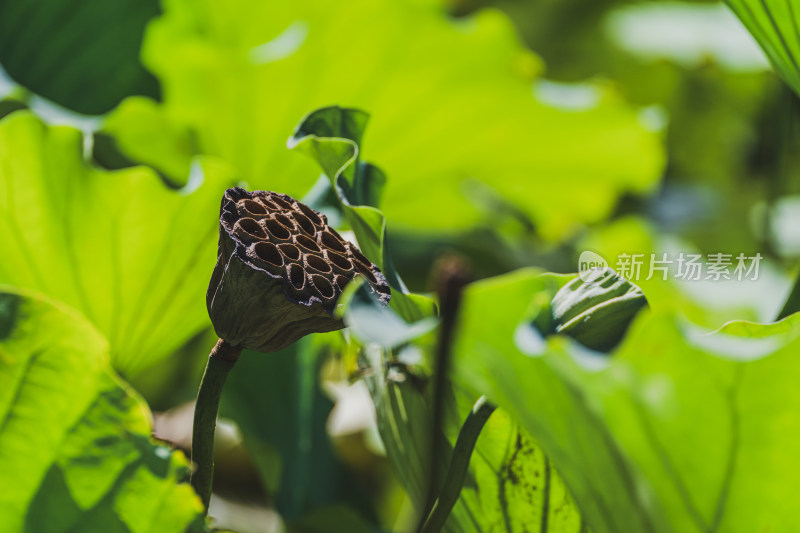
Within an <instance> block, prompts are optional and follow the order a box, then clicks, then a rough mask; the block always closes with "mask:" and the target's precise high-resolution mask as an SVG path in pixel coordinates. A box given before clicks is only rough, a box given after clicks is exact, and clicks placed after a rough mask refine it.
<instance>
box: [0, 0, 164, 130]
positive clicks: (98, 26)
mask: <svg viewBox="0 0 800 533" xmlns="http://www.w3.org/2000/svg"><path fill="white" fill-rule="evenodd" d="M158 11H159V9H158V1H157V0H144V1H141V0H122V1H116V2H104V1H103V0H84V1H82V2H81V3H80V5H79V6H78V5H75V4H67V3H64V2H59V1H58V0H43V1H40V2H25V1H22V2H3V3H0V64H2V67H3V68H4V69H5V70H6V72H8V74H9V75H10V76H11V77H12V78H13V79H14V80H16V81H17V82H19V83H20V84H22V85H24V86H25V87H26V88H27V89H30V90H31V91H33V92H35V93H37V94H39V95H41V96H44V97H45V98H48V99H50V100H52V101H54V102H56V103H58V104H61V105H63V106H65V107H68V108H70V109H73V110H75V111H77V112H79V113H86V114H95V115H96V114H100V113H105V112H107V111H109V110H111V109H112V108H113V107H114V106H115V105H117V104H118V103H119V102H120V100H122V99H123V98H125V97H126V96H129V95H131V94H144V95H148V96H153V97H156V96H158V94H159V87H158V82H157V81H156V79H155V78H154V77H153V75H152V74H151V73H149V72H147V71H146V70H145V69H144V67H143V66H142V65H141V63H140V61H139V50H140V48H141V43H142V33H143V32H144V27H145V25H146V23H147V21H148V20H149V19H150V18H152V17H153V16H155V15H156V14H158Z"/></svg>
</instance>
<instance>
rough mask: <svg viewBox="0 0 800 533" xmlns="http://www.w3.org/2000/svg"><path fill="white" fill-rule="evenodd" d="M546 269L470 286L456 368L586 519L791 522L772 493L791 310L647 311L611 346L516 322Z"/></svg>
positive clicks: (793, 325)
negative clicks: (546, 460) (752, 319)
mask: <svg viewBox="0 0 800 533" xmlns="http://www.w3.org/2000/svg"><path fill="white" fill-rule="evenodd" d="M553 282H554V279H553V278H552V277H550V276H537V275H536V273H535V272H531V271H519V272H515V273H512V274H509V275H506V276H502V277H499V278H494V279H491V280H486V281H483V282H480V283H477V284H475V285H474V286H472V287H471V288H470V289H469V290H468V293H467V296H466V300H465V308H464V313H463V316H464V323H463V326H462V328H461V336H460V340H459V343H458V346H457V349H456V354H458V360H457V364H456V372H457V375H458V382H459V383H462V384H465V385H468V386H470V387H472V389H473V390H476V391H481V392H484V393H486V394H488V395H489V397H490V398H491V399H492V400H494V401H496V402H498V403H499V404H500V405H501V406H502V407H505V408H507V409H508V410H509V412H510V413H511V414H512V416H514V418H515V419H516V420H518V421H519V422H520V423H521V424H522V425H523V427H525V428H526V429H527V430H529V431H530V432H531V434H532V435H533V437H534V438H535V439H536V440H537V442H539V443H540V444H541V445H542V448H543V449H544V450H545V452H546V453H547V455H548V457H550V458H551V459H552V460H553V463H554V465H555V466H556V467H557V468H558V470H559V472H560V473H561V474H562V475H563V478H564V480H565V481H566V484H567V486H568V487H569V489H570V491H571V492H572V494H573V495H574V496H575V499H576V502H577V503H578V505H579V507H580V508H581V511H582V512H583V513H584V515H585V517H586V518H587V521H588V524H589V525H590V527H591V529H592V531H595V532H598V533H601V532H618V531H644V532H648V531H649V532H659V533H662V532H663V533H667V532H675V533H691V532H695V531H696V532H707V531H725V532H742V533H745V532H752V531H793V530H795V529H797V528H798V527H800V521H798V520H799V519H798V517H797V513H795V512H793V510H792V503H791V501H790V499H787V498H785V497H784V496H783V495H784V494H786V493H788V492H791V491H793V490H794V488H793V484H794V481H793V480H794V479H796V478H797V477H798V474H800V459H799V458H798V456H797V454H796V453H795V451H794V446H793V444H792V443H793V437H792V436H793V435H797V434H798V433H800V420H798V418H797V416H796V413H797V410H798V409H799V408H800V392H798V389H797V387H796V385H795V381H796V380H795V376H796V373H797V371H798V369H797V358H796V354H797V349H798V345H799V343H800V316H798V315H793V316H792V317H790V318H788V319H787V320H785V321H783V322H780V323H776V324H768V325H758V324H753V323H747V322H732V323H730V324H728V325H727V326H726V327H724V328H723V329H722V330H720V331H717V332H714V333H709V332H708V331H705V330H702V329H701V328H699V327H697V326H693V325H691V324H690V323H688V322H687V321H686V320H684V319H681V318H679V317H676V316H674V315H671V314H665V313H661V314H655V313H654V314H645V315H643V316H640V318H639V319H638V320H637V321H636V322H635V323H634V326H633V327H632V329H631V331H630V332H629V334H628V336H627V337H626V339H625V340H624V341H623V344H622V345H621V346H620V347H619V348H618V350H617V351H616V352H614V353H613V354H612V355H611V356H610V358H609V357H604V356H602V355H599V354H597V353H594V352H592V353H587V351H586V350H585V349H581V348H580V347H579V346H578V345H577V343H574V342H572V341H569V340H568V339H565V338H563V337H555V338H551V339H550V340H549V341H548V342H544V341H543V340H541V339H540V340H539V342H531V340H530V339H529V338H526V335H524V334H523V333H522V332H527V333H528V336H529V334H530V332H529V328H528V324H529V321H530V319H531V315H532V314H534V313H535V311H536V308H537V304H536V300H537V295H538V294H541V293H543V292H548V291H551V290H552V287H551V285H552V284H553Z"/></svg>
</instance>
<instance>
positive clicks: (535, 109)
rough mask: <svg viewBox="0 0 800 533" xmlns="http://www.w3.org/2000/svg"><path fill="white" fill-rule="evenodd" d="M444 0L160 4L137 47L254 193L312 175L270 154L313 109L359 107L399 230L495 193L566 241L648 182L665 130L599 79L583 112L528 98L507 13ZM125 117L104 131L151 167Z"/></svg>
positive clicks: (169, 95)
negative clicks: (466, 9) (368, 120)
mask: <svg viewBox="0 0 800 533" xmlns="http://www.w3.org/2000/svg"><path fill="white" fill-rule="evenodd" d="M442 9H443V8H442V6H441V5H440V3H438V2H430V1H410V0H406V1H399V2H398V1H391V0H383V1H378V2H375V1H367V0H356V1H352V2H347V3H344V4H341V3H339V4H336V3H330V2H326V1H317V0H303V1H300V2H291V3H283V4H281V3H274V2H271V3H263V2H258V1H256V0H237V1H234V2H228V3H225V4H224V5H223V4H221V3H215V2H202V3H198V2H194V1H188V0H169V1H167V2H166V3H165V5H164V10H165V13H164V15H163V16H162V17H160V18H159V19H157V20H156V22H154V23H153V24H152V25H151V26H150V27H149V29H148V32H147V36H146V39H145V47H144V51H143V54H144V58H145V62H146V63H147V65H148V66H149V67H150V68H151V69H153V71H154V72H155V73H156V74H157V75H158V77H159V78H160V80H161V82H162V86H163V88H164V100H165V105H164V111H163V113H164V115H165V116H167V117H168V118H169V119H172V120H177V121H179V122H181V123H184V124H188V125H190V126H191V127H192V128H194V130H195V131H196V133H197V142H198V149H199V150H200V151H201V152H203V153H210V154H215V155H220V156H222V157H224V158H225V159H226V160H228V161H231V162H232V163H233V164H235V165H236V166H237V168H238V169H239V170H240V171H241V172H242V174H243V176H244V177H245V179H247V180H248V182H249V183H250V184H252V185H253V186H254V187H263V188H266V189H270V190H278V191H281V192H286V193H289V194H292V195H295V196H297V195H302V194H304V193H305V192H306V190H307V189H308V188H309V187H310V186H311V184H312V183H313V182H314V178H315V173H314V172H313V170H311V167H309V165H308V164H307V162H305V161H303V160H302V159H301V158H298V157H297V156H296V155H293V154H287V153H285V151H283V150H282V149H281V148H280V146H281V145H282V144H283V140H284V136H285V132H287V131H290V129H291V128H292V126H293V125H294V123H295V121H296V120H297V117H299V116H301V115H303V114H304V113H305V112H306V111H307V110H309V109H314V108H318V107H323V106H330V105H343V106H354V107H358V108H361V109H364V110H365V111H367V112H369V113H370V114H372V115H373V116H374V117H375V118H374V122H373V124H372V127H371V130H370V133H369V136H368V143H367V144H368V152H367V155H368V157H370V158H371V159H374V160H376V161H380V162H381V165H382V168H383V169H384V170H385V171H386V172H387V174H388V176H389V177H390V178H391V179H390V181H389V183H388V184H387V186H386V191H385V200H386V208H385V209H386V215H387V217H388V218H389V219H390V220H392V221H393V222H394V223H397V224H401V225H402V226H403V227H406V228H415V229H420V228H437V229H460V228H464V227H466V226H469V225H470V224H472V223H474V222H475V221H477V220H478V219H479V218H480V216H481V214H482V212H481V211H482V209H487V206H486V203H485V199H486V198H493V197H494V196H496V195H499V196H500V197H502V198H503V199H505V201H508V202H511V203H513V204H516V205H518V206H519V207H521V208H522V210H523V211H524V212H525V213H527V214H528V215H530V216H531V217H533V219H534V220H535V221H536V222H537V223H538V224H539V226H540V228H541V230H542V231H543V232H544V233H545V234H546V235H549V236H551V237H552V236H560V235H564V234H566V233H569V232H571V231H573V230H575V229H576V226H575V224H576V223H579V222H583V221H597V220H601V219H602V218H604V217H606V216H607V215H608V214H609V212H610V210H611V209H612V207H613V206H614V205H615V203H616V199H617V197H618V195H619V194H620V193H622V192H623V191H635V192H642V191H646V190H648V189H649V188H650V187H651V186H652V185H653V184H654V182H655V181H656V179H657V178H658V176H659V173H660V170H661V162H662V153H661V148H660V144H659V139H658V136H657V135H654V134H653V133H652V132H650V131H647V130H646V128H644V127H643V126H642V125H641V124H640V123H639V122H638V120H637V115H636V113H635V112H634V111H633V110H632V109H630V108H629V107H627V106H626V105H625V104H624V103H623V102H621V101H619V99H618V98H617V97H616V96H615V95H613V94H611V93H610V91H606V90H604V89H602V88H599V87H598V90H597V94H596V96H597V103H596V105H590V106H588V107H589V108H588V109H583V110H579V109H570V110H562V109H555V108H553V107H549V106H547V105H544V104H542V103H540V102H538V101H537V100H536V99H535V98H534V97H533V95H532V81H533V79H534V77H535V75H536V74H537V73H538V71H539V69H540V67H539V62H538V60H537V59H536V58H535V57H534V56H533V55H532V54H530V53H529V52H527V51H526V50H524V49H523V48H522V47H521V46H520V44H519V42H518V41H517V37H516V35H515V34H514V31H513V30H512V28H511V25H510V23H509V21H508V20H507V19H506V18H505V17H504V16H503V15H501V14H500V13H498V12H495V11H485V12H481V13H479V14H478V15H477V16H475V17H473V18H469V19H464V20H459V21H454V20H449V19H447V18H446V17H445V16H444V15H443V13H442ZM128 118H129V120H130V122H131V124H130V126H129V127H126V126H125V125H124V124H122V123H120V122H117V123H116V124H115V126H114V127H113V128H112V130H113V132H114V134H115V135H117V136H118V138H119V141H120V145H121V146H122V147H123V149H125V150H126V152H127V153H128V154H129V155H131V156H132V157H134V158H136V159H138V160H141V161H145V162H150V161H151V159H150V158H149V156H148V153H147V150H146V148H144V146H143V145H142V143H141V142H137V140H136V139H130V138H127V136H126V131H127V130H128V129H130V130H133V131H141V130H142V129H143V128H144V125H143V124H142V123H141V122H140V120H139V119H137V117H136V116H135V115H133V114H129V115H128ZM140 141H141V139H140ZM151 142H152V140H150V141H148V143H151ZM495 204H496V202H495Z"/></svg>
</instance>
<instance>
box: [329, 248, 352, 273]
mask: <svg viewBox="0 0 800 533" xmlns="http://www.w3.org/2000/svg"><path fill="white" fill-rule="evenodd" d="M325 256H326V257H327V258H328V262H329V263H330V264H331V265H333V266H335V267H336V268H338V269H339V270H344V271H346V272H349V271H350V270H353V263H351V262H350V260H349V259H348V258H346V257H345V256H343V255H341V254H337V253H336V252H332V251H330V250H325Z"/></svg>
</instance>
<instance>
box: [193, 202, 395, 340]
mask: <svg viewBox="0 0 800 533" xmlns="http://www.w3.org/2000/svg"><path fill="white" fill-rule="evenodd" d="M356 275H361V276H363V277H364V278H365V279H366V280H367V285H368V286H369V288H370V290H372V292H373V293H375V295H376V296H377V298H378V300H379V301H380V302H382V303H383V304H386V303H388V301H389V298H390V297H391V293H390V290H389V286H388V284H387V283H386V279H385V278H384V276H383V274H382V273H381V271H380V269H378V267H377V266H376V265H374V264H373V263H372V262H371V261H369V259H367V258H366V257H365V256H364V255H363V254H362V253H361V252H360V251H359V250H358V248H357V247H356V246H355V245H354V244H353V243H351V242H348V241H346V240H345V239H343V238H342V236H341V235H339V234H338V233H337V232H336V230H334V229H333V228H331V227H330V226H328V221H327V218H326V217H325V216H324V215H322V214H321V213H318V212H316V211H314V210H313V209H311V208H310V207H308V206H306V205H304V204H302V203H300V202H298V201H297V200H295V199H294V198H292V197H290V196H287V195H285V194H279V193H275V192H270V191H254V192H248V191H246V190H244V189H241V188H239V187H235V188H232V189H228V190H227V191H226V192H225V196H224V197H223V200H222V207H221V213H220V244H219V254H218V258H217V266H216V268H215V270H214V274H213V276H212V278H211V284H210V285H209V290H208V294H207V297H206V300H207V305H208V309H209V315H210V316H211V319H212V322H213V324H214V328H215V330H216V331H217V334H218V335H219V336H220V338H222V339H224V340H226V341H227V342H228V343H230V344H232V345H235V346H236V345H242V346H244V347H245V348H249V349H255V350H259V351H274V350H278V349H281V348H282V347H284V346H286V345H288V344H290V343H291V342H294V341H295V340H297V339H298V338H300V337H302V336H304V335H306V334H308V333H311V332H313V331H320V332H322V331H332V330H334V329H340V328H342V327H344V325H343V324H342V322H341V320H339V319H336V318H334V317H333V309H334V308H335V306H336V303H337V301H338V299H339V297H340V296H341V294H342V291H343V290H344V288H345V287H346V285H347V283H349V282H350V281H351V280H352V279H353V277H355V276H356Z"/></svg>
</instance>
